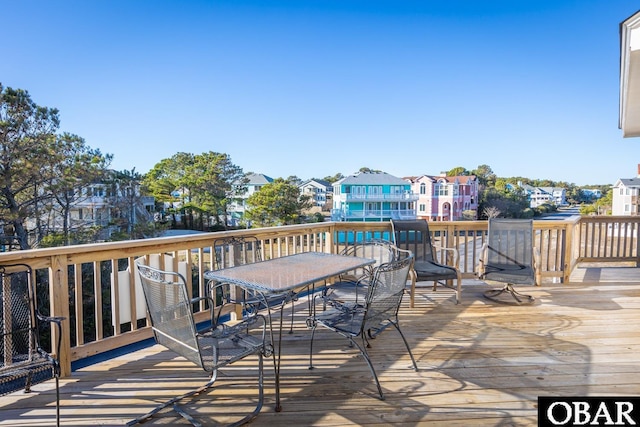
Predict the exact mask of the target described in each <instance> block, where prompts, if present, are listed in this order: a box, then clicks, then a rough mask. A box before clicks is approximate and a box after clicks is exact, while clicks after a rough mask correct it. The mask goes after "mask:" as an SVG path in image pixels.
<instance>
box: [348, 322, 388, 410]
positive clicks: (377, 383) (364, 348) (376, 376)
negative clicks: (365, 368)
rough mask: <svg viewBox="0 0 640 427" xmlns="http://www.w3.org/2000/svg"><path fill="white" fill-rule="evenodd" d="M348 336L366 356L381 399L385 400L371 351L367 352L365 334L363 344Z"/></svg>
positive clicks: (365, 358) (363, 355)
mask: <svg viewBox="0 0 640 427" xmlns="http://www.w3.org/2000/svg"><path fill="white" fill-rule="evenodd" d="M348 338H349V341H351V343H352V344H354V345H355V346H356V347H358V350H360V354H362V357H364V360H366V362H367V365H369V370H370V371H371V375H373V380H374V381H375V382H376V387H377V388H378V394H379V395H380V400H384V393H383V392H382V386H381V385H380V380H379V379H378V374H376V370H375V369H374V368H373V363H372V362H371V359H370V358H369V353H368V352H367V349H366V341H365V337H364V335H362V343H363V344H362V346H361V345H360V344H358V343H357V342H356V340H354V339H353V338H351V337H348Z"/></svg>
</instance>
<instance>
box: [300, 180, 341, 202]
mask: <svg viewBox="0 0 640 427" xmlns="http://www.w3.org/2000/svg"><path fill="white" fill-rule="evenodd" d="M299 188H300V194H308V195H310V196H311V197H312V198H313V204H314V206H318V207H321V208H324V207H325V206H326V205H327V198H329V199H330V198H331V194H332V192H333V187H332V186H331V183H330V182H328V181H324V180H322V179H310V180H307V181H305V182H303V183H302V184H300V185H299Z"/></svg>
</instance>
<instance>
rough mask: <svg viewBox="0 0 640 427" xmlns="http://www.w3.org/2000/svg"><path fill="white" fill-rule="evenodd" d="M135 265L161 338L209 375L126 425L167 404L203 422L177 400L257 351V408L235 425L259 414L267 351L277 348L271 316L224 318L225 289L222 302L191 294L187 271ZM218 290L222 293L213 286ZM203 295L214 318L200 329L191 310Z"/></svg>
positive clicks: (153, 412)
mask: <svg viewBox="0 0 640 427" xmlns="http://www.w3.org/2000/svg"><path fill="white" fill-rule="evenodd" d="M136 266H137V269H138V272H139V274H140V278H141V281H142V290H143V292H144V296H145V300H146V302H147V310H148V312H149V317H150V319H151V326H152V329H153V333H154V337H155V339H156V342H157V343H158V344H160V345H163V346H165V347H166V348H168V349H170V350H172V351H173V352H175V353H177V354H179V355H181V356H183V357H184V358H186V359H187V360H189V361H191V362H193V363H195V364H196V365H198V366H199V367H201V368H202V369H203V370H204V371H205V372H207V373H208V374H209V375H210V379H209V381H207V383H206V384H204V385H203V386H201V387H199V388H198V389H196V390H192V391H189V392H187V393H185V394H183V395H181V396H178V397H175V398H173V399H171V400H169V401H168V402H165V403H163V404H161V405H159V406H158V407H156V408H155V409H153V410H152V411H150V412H148V413H147V414H145V415H143V416H141V417H138V418H136V419H135V420H133V421H130V422H129V423H128V424H127V425H129V426H131V425H134V424H137V423H142V422H144V421H146V420H148V419H149V418H151V417H152V416H153V415H155V414H157V413H158V412H160V411H161V410H163V409H164V408H166V407H168V406H173V409H174V410H175V411H176V412H177V413H178V414H180V415H181V416H182V417H183V418H184V419H186V420H187V421H189V422H191V423H192V424H193V425H200V423H198V422H197V421H196V420H195V419H194V418H193V417H192V416H191V415H190V414H188V413H186V412H185V411H184V410H183V409H182V408H181V407H180V406H179V405H178V402H179V401H181V400H183V399H186V398H188V397H190V396H194V395H196V394H199V393H202V392H204V391H206V390H207V389H208V388H210V387H211V386H213V384H214V382H215V381H216V379H217V374H218V369H220V368H223V367H225V366H227V365H229V364H231V363H234V362H236V361H238V360H240V359H243V358H245V357H247V356H250V355H257V356H258V399H257V404H256V407H255V409H254V410H253V412H251V413H250V414H248V415H246V416H244V417H243V418H242V419H240V420H239V421H238V422H235V423H233V424H231V425H242V424H244V423H247V422H249V421H250V420H252V419H253V418H255V417H256V415H258V413H259V412H260V410H261V408H262V405H263V401H264V387H263V378H264V374H263V356H270V355H271V354H272V351H273V350H272V346H271V344H270V342H268V341H267V340H266V325H267V323H266V318H265V317H264V316H262V315H260V314H254V315H252V316H248V317H245V318H243V319H242V320H241V321H239V322H228V321H222V320H221V319H223V317H221V315H222V314H223V313H226V312H228V310H227V309H226V307H225V301H228V300H229V298H226V297H225V296H224V295H223V297H222V298H221V300H222V301H221V303H220V304H217V305H216V304H214V301H213V300H212V299H211V297H210V296H204V297H199V298H193V299H190V298H189V297H188V294H187V287H186V280H185V279H184V277H183V276H182V275H180V274H178V273H174V272H170V271H162V270H158V269H156V268H152V267H149V266H147V265H145V264H144V262H143V261H142V260H138V261H136ZM213 295H218V293H217V292H216V291H215V290H214V293H213ZM203 299H204V300H207V301H208V304H209V307H210V312H211V313H210V314H211V324H210V325H208V326H207V327H206V328H204V329H201V330H198V329H197V328H196V324H195V322H194V318H193V313H192V311H191V310H192V306H193V304H195V303H196V302H198V301H201V300H203Z"/></svg>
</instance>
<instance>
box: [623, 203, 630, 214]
mask: <svg viewBox="0 0 640 427" xmlns="http://www.w3.org/2000/svg"><path fill="white" fill-rule="evenodd" d="M624 211H625V212H629V211H630V209H629V205H628V204H625V205H624Z"/></svg>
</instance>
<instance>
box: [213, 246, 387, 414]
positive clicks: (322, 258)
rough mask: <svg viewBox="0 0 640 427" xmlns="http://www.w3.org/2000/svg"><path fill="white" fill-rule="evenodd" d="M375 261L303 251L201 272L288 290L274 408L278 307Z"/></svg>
mask: <svg viewBox="0 0 640 427" xmlns="http://www.w3.org/2000/svg"><path fill="white" fill-rule="evenodd" d="M375 262H376V261H375V260H373V259H368V258H360V257H354V256H346V255H335V254H328V253H324V252H303V253H299V254H295V255H287V256H283V257H280V258H272V259H269V260H265V261H260V262H254V263H250V264H243V265H239V266H236V267H229V268H224V269H220V270H212V271H206V272H205V273H204V277H205V279H207V280H213V281H216V282H220V283H229V284H234V285H238V286H240V287H243V288H246V289H250V290H253V291H256V292H259V293H262V294H264V295H267V294H269V295H274V294H288V297H287V298H285V299H284V300H283V302H282V304H281V306H280V327H279V328H278V339H277V343H275V344H276V346H275V349H274V350H275V354H274V359H273V360H274V371H275V393H276V412H280V411H281V410H282V407H281V405H280V355H281V353H282V352H281V350H282V317H283V316H282V310H283V309H284V306H285V304H286V303H287V302H288V301H291V300H293V299H294V296H295V295H296V294H297V293H298V292H300V291H303V290H305V289H306V288H307V287H309V286H310V285H313V284H314V283H316V282H321V281H324V280H327V279H330V278H332V277H335V276H339V275H340V274H343V273H346V272H348V271H352V270H355V269H357V268H360V267H364V266H367V265H371V264H374V263H375ZM270 313H271V311H270V310H269V320H270V322H269V323H270V325H273V322H272V321H271V314H270Z"/></svg>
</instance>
